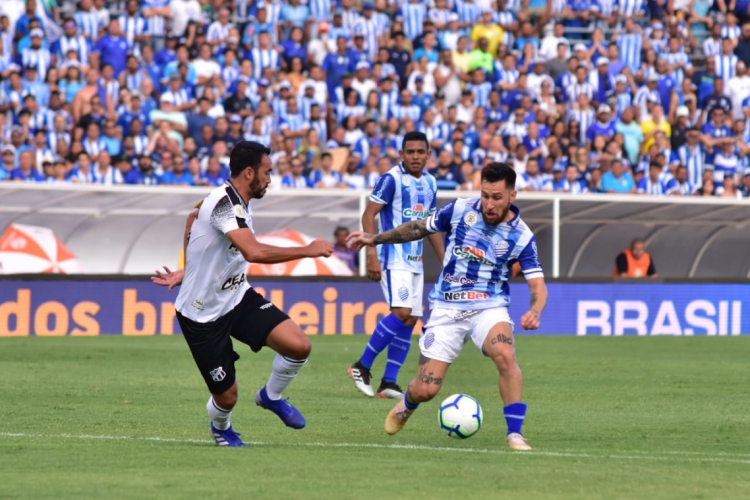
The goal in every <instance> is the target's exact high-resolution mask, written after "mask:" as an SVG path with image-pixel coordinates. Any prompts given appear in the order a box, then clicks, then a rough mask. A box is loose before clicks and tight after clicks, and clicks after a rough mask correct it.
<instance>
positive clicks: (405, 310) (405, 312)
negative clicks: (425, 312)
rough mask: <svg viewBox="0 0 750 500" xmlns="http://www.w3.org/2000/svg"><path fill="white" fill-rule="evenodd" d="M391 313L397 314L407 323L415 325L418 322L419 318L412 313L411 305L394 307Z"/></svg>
mask: <svg viewBox="0 0 750 500" xmlns="http://www.w3.org/2000/svg"><path fill="white" fill-rule="evenodd" d="M391 314H393V315H394V316H396V317H397V318H398V319H400V320H401V322H403V323H404V324H405V325H408V326H414V325H416V324H417V319H418V318H415V317H414V316H412V315H411V308H409V307H394V308H392V309H391Z"/></svg>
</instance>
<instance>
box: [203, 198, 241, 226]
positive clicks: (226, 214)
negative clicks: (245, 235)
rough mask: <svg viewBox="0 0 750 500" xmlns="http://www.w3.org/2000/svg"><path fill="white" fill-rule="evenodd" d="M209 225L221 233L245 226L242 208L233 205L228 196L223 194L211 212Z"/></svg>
mask: <svg viewBox="0 0 750 500" xmlns="http://www.w3.org/2000/svg"><path fill="white" fill-rule="evenodd" d="M211 227H212V228H214V229H216V230H217V231H221V232H222V233H223V234H227V233H228V232H229V231H234V230H235V229H240V228H247V227H248V226H247V221H246V220H245V214H244V210H242V207H241V206H240V205H236V206H233V205H232V201H231V200H230V199H229V196H224V197H223V198H222V199H221V200H219V202H218V203H217V204H216V206H215V207H214V209H213V211H212V212H211Z"/></svg>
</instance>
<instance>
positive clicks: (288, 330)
mask: <svg viewBox="0 0 750 500" xmlns="http://www.w3.org/2000/svg"><path fill="white" fill-rule="evenodd" d="M266 345H267V346H268V347H270V348H271V349H273V350H274V351H276V352H277V353H279V354H281V355H282V356H286V357H287V358H291V359H296V360H303V359H307V358H308V357H309V356H310V351H311V350H312V344H311V343H310V339H308V338H307V335H305V333H304V332H303V331H302V329H301V328H300V327H299V326H298V325H297V324H296V323H294V322H293V321H292V320H287V321H284V322H283V323H281V324H280V325H278V326H277V327H276V328H274V329H273V331H272V332H271V334H270V335H269V336H268V339H267V340H266Z"/></svg>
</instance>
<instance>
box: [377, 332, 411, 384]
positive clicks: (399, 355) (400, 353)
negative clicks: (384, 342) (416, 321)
mask: <svg viewBox="0 0 750 500" xmlns="http://www.w3.org/2000/svg"><path fill="white" fill-rule="evenodd" d="M402 325H403V326H401V328H399V330H398V331H397V332H396V336H395V337H393V340H391V343H390V344H388V361H386V362H385V373H384V374H383V380H384V381H385V382H390V383H392V384H395V383H396V380H397V379H398V372H399V370H401V367H402V366H403V365H404V361H406V356H408V354H409V348H410V347H411V334H412V332H414V326H409V325H404V324H403V323H402Z"/></svg>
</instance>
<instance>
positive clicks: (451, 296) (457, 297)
mask: <svg viewBox="0 0 750 500" xmlns="http://www.w3.org/2000/svg"><path fill="white" fill-rule="evenodd" d="M489 296H490V294H488V293H485V292H473V291H466V290H464V291H462V292H443V299H444V300H447V301H450V302H456V301H461V300H483V299H487V298H489Z"/></svg>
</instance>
